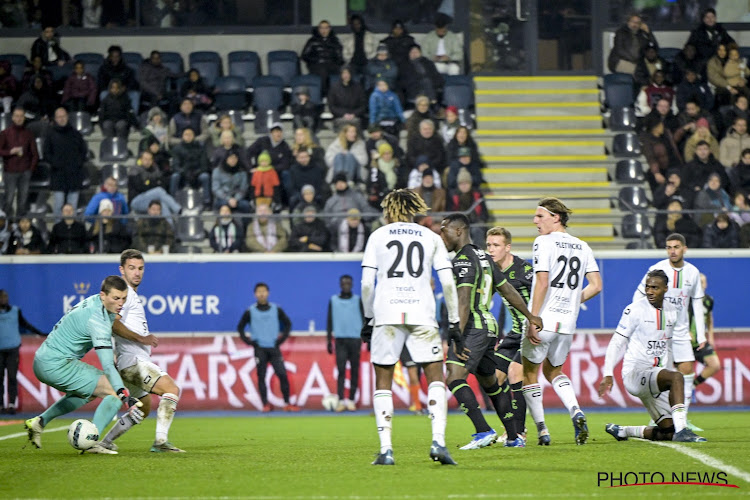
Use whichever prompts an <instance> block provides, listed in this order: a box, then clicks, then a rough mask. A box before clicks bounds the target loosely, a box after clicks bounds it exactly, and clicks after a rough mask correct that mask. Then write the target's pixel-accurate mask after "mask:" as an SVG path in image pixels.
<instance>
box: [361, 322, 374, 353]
mask: <svg viewBox="0 0 750 500" xmlns="http://www.w3.org/2000/svg"><path fill="white" fill-rule="evenodd" d="M371 321H372V318H365V320H364V322H363V323H362V330H361V331H360V332H359V336H360V337H361V338H362V342H364V343H366V344H367V346H368V350H369V346H370V341H371V340H372V325H371V324H370V322H371Z"/></svg>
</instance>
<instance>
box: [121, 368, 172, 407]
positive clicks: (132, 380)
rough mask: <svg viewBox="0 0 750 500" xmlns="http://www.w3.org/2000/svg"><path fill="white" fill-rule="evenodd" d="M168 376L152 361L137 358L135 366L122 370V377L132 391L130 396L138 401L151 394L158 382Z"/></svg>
mask: <svg viewBox="0 0 750 500" xmlns="http://www.w3.org/2000/svg"><path fill="white" fill-rule="evenodd" d="M166 374H167V372H165V371H164V370H162V369H161V368H159V367H158V366H157V365H156V364H154V363H152V362H151V361H150V360H146V359H141V358H136V361H135V364H134V365H131V366H128V367H127V368H123V369H122V370H120V376H121V377H122V381H123V382H125V385H126V386H127V388H128V390H129V391H130V395H131V396H133V397H134V398H138V399H140V398H142V397H143V396H145V395H147V394H149V393H150V392H151V391H152V390H153V388H154V386H155V385H156V381H157V380H159V379H160V378H161V377H163V376H164V375H166Z"/></svg>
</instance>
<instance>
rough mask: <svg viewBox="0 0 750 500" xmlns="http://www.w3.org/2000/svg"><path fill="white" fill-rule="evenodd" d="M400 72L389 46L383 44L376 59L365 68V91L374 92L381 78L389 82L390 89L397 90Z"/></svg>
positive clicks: (379, 46)
mask: <svg viewBox="0 0 750 500" xmlns="http://www.w3.org/2000/svg"><path fill="white" fill-rule="evenodd" d="M409 38H411V37H409ZM398 71H399V70H398V64H397V63H396V61H394V60H393V59H391V58H390V56H389V54H388V45H386V44H385V43H382V42H381V43H380V45H378V51H377V53H376V54H375V57H373V58H372V59H370V60H369V61H368V62H367V66H366V67H365V90H368V91H372V89H374V88H375V84H376V83H377V82H378V80H380V79H381V78H382V79H383V80H385V81H386V82H388V88H391V89H394V90H395V89H397V88H398V87H397V83H398Z"/></svg>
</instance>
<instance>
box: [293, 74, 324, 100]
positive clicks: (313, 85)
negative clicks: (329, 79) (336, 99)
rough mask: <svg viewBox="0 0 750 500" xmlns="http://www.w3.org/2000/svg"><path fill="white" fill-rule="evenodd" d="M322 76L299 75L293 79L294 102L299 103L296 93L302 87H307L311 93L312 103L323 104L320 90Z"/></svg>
mask: <svg viewBox="0 0 750 500" xmlns="http://www.w3.org/2000/svg"><path fill="white" fill-rule="evenodd" d="M320 85H321V82H320V76H318V75H297V76H295V77H294V78H292V81H291V86H292V102H297V96H296V94H295V93H296V92H297V89H299V88H300V87H307V89H308V90H309V91H310V101H311V102H312V103H313V104H322V103H323V99H322V95H321V88H320Z"/></svg>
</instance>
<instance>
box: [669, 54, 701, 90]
mask: <svg viewBox="0 0 750 500" xmlns="http://www.w3.org/2000/svg"><path fill="white" fill-rule="evenodd" d="M689 69H691V70H693V71H694V72H695V74H696V75H698V77H699V78H702V79H703V81H706V61H703V60H701V58H700V56H699V55H698V54H697V53H696V54H695V57H694V58H692V59H688V58H687V57H685V49H683V50H681V51H680V52H679V53H678V54H677V55H676V56H675V58H674V62H673V63H672V83H674V84H675V85H677V84H678V83H680V82H681V81H682V80H683V79H684V78H685V72H686V71H687V70H689Z"/></svg>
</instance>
